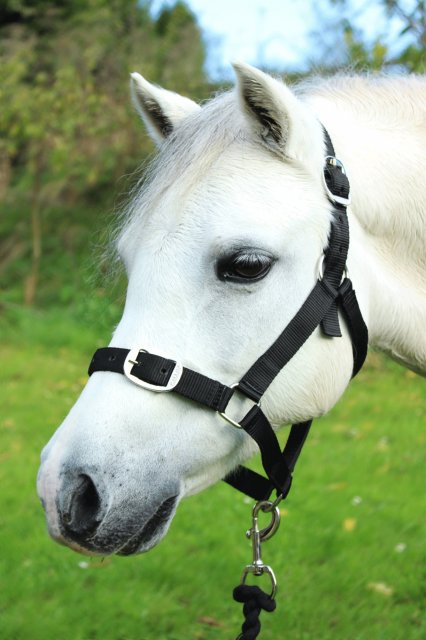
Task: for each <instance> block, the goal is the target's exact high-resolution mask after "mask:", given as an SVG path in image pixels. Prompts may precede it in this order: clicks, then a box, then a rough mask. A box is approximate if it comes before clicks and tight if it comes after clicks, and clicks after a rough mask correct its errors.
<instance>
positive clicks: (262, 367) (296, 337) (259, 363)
mask: <svg viewBox="0 0 426 640" xmlns="http://www.w3.org/2000/svg"><path fill="white" fill-rule="evenodd" d="M337 296H338V291H337V290H335V289H333V288H332V287H330V286H329V285H328V284H327V282H326V281H324V280H318V282H317V283H316V285H315V287H314V288H313V289H312V291H311V293H310V294H309V296H308V297H307V298H306V300H305V302H304V303H303V304H302V306H301V307H300V309H299V311H298V312H297V313H296V315H295V316H293V318H292V319H291V320H290V322H289V324H288V325H287V326H286V328H285V329H284V331H283V332H282V333H281V335H280V336H279V337H278V338H277V339H276V340H275V342H274V343H273V344H272V345H271V346H270V347H269V349H268V350H267V351H265V353H264V354H263V355H261V356H260V358H258V359H257V360H256V362H255V363H254V364H253V365H252V366H251V367H250V369H249V370H248V371H247V373H246V374H245V375H244V376H243V377H242V378H241V380H240V382H239V383H238V388H239V389H240V390H241V391H242V392H243V393H245V394H246V395H247V396H248V397H249V398H251V399H252V400H254V401H255V402H259V400H260V398H261V397H262V396H263V394H264V393H265V391H266V389H267V388H268V387H269V385H270V384H271V382H272V381H273V380H274V378H275V377H276V376H277V375H278V374H279V372H280V371H281V369H282V368H283V367H284V366H285V365H286V364H287V362H289V360H290V359H291V358H292V357H293V356H294V354H295V353H297V351H298V350H299V349H300V347H301V345H302V344H303V343H304V342H305V341H306V340H307V339H308V338H309V336H310V335H311V333H312V332H313V331H314V329H316V327H317V326H318V325H319V323H320V322H321V320H322V319H323V318H324V316H325V314H326V313H327V311H328V310H329V309H330V307H331V305H332V304H333V302H334V300H336V298H337Z"/></svg>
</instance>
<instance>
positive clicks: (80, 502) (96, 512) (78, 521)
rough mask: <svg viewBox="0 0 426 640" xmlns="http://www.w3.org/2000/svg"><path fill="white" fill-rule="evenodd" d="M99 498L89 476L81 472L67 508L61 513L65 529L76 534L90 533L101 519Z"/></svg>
mask: <svg viewBox="0 0 426 640" xmlns="http://www.w3.org/2000/svg"><path fill="white" fill-rule="evenodd" d="M101 506H102V505H101V499H100V497H99V493H98V491H97V489H96V486H95V484H94V482H93V481H92V479H91V478H90V476H88V475H85V474H81V475H80V476H78V479H77V482H76V484H75V485H74V487H73V493H72V496H71V500H70V502H69V505H68V509H66V510H65V511H63V513H62V522H63V524H64V525H65V526H66V528H67V530H68V531H70V532H72V533H74V534H77V535H83V534H84V535H85V536H87V535H90V534H91V533H94V532H95V531H96V529H97V528H98V526H99V524H100V522H101V520H102V508H101Z"/></svg>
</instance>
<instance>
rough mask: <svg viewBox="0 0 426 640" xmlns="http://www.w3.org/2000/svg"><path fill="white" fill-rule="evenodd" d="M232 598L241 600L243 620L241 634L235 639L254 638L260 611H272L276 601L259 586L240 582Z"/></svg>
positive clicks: (256, 632)
mask: <svg viewBox="0 0 426 640" xmlns="http://www.w3.org/2000/svg"><path fill="white" fill-rule="evenodd" d="M233 596H234V600H236V602H242V603H243V604H244V606H243V614H244V618H245V620H244V622H243V626H242V627H241V630H242V632H241V634H240V635H239V636H238V639H237V640H255V638H257V636H258V635H259V632H260V620H259V616H260V612H261V611H262V609H263V610H264V611H267V612H271V611H274V609H275V607H276V606H277V605H276V602H275V600H274V599H273V598H271V596H270V595H269V594H267V593H265V592H264V591H262V589H260V588H259V587H256V586H252V585H247V584H240V585H238V587H235V589H234V592H233Z"/></svg>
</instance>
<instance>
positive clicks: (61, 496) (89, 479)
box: [38, 465, 180, 556]
mask: <svg viewBox="0 0 426 640" xmlns="http://www.w3.org/2000/svg"><path fill="white" fill-rule="evenodd" d="M103 476H104V474H103V473H99V472H97V471H96V470H94V469H75V470H72V469H64V470H62V471H61V473H60V474H59V478H58V480H59V482H56V483H53V482H52V480H53V479H52V473H49V470H48V469H46V470H45V469H43V465H42V467H41V469H40V472H39V478H38V492H39V496H40V499H41V502H42V504H43V507H44V510H45V513H46V519H47V525H48V529H49V533H50V535H51V536H52V538H54V539H55V540H56V541H57V542H59V543H61V544H64V545H66V546H69V547H70V548H72V549H74V550H75V551H78V552H80V553H85V554H89V555H110V554H118V555H123V556H124V555H125V556H127V555H132V554H136V553H142V552H144V551H148V550H149V549H151V548H152V547H153V546H155V545H156V544H157V543H158V542H159V541H160V540H161V539H162V538H163V537H164V535H165V534H166V532H167V530H168V528H169V525H170V522H171V520H172V518H173V515H174V513H175V511H176V507H177V504H178V501H179V493H180V491H179V486H178V483H176V485H175V486H173V485H172V483H170V482H169V483H168V484H167V486H164V487H162V491H161V492H159V491H158V492H156V494H154V495H153V496H151V497H150V498H148V497H147V496H145V495H143V490H142V491H141V490H139V491H137V490H135V487H133V488H132V489H133V490H132V489H130V490H129V488H127V489H126V492H124V491H120V489H121V490H122V489H123V488H124V484H125V483H124V482H123V483H122V482H121V481H119V482H118V483H114V485H113V486H108V483H107V482H106V481H105V480H104V477H103ZM54 484H56V486H57V487H58V488H57V489H56V491H55V490H54V489H53V486H54Z"/></svg>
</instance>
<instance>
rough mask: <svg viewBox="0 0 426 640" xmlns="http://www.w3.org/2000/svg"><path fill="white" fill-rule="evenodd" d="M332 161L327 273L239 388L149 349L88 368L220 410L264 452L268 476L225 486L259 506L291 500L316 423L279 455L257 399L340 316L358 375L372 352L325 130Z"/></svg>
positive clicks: (340, 171) (344, 183)
mask: <svg viewBox="0 0 426 640" xmlns="http://www.w3.org/2000/svg"><path fill="white" fill-rule="evenodd" d="M324 137H325V144H326V150H327V156H326V158H325V165H324V186H325V191H326V194H327V197H328V198H329V200H330V202H331V203H332V205H333V218H332V223H331V229H330V235H329V243H328V247H327V249H326V250H325V252H324V261H323V273H322V275H321V276H320V277H319V278H318V280H317V282H316V284H315V286H314V288H313V289H312V291H311V292H310V294H309V295H308V297H307V298H306V300H305V302H304V303H303V304H302V306H301V307H300V309H299V311H298V312H297V313H296V314H295V315H294V317H293V318H292V319H291V320H290V322H289V324H288V325H287V326H286V327H285V329H284V330H283V331H282V333H281V334H280V335H279V336H278V338H277V339H276V340H275V342H274V343H273V344H272V345H271V346H270V347H269V349H267V350H266V351H265V353H263V354H262V355H261V356H260V357H259V358H258V359H257V360H256V362H255V363H254V364H253V365H252V366H251V367H250V369H249V370H248V371H247V372H246V373H245V374H244V375H243V377H242V378H241V379H240V381H239V382H238V383H236V384H235V385H232V386H229V385H226V384H223V383H221V382H218V381H217V380H213V379H212V378H209V377H207V376H205V375H203V374H201V373H199V372H197V371H193V370H192V369H188V368H186V367H184V366H182V365H181V364H180V363H178V362H176V361H175V360H171V359H169V358H166V357H164V356H160V355H156V354H152V353H148V352H147V351H146V350H144V349H139V348H136V349H131V350H130V349H122V348H117V347H104V348H101V349H98V350H97V351H96V352H95V354H94V356H93V358H92V361H91V363H90V366H89V375H92V374H93V373H95V372H97V371H112V372H114V373H120V374H123V375H125V376H126V377H127V378H128V379H129V380H131V381H132V382H133V383H135V384H137V385H138V386H140V387H142V388H145V389H147V390H150V391H153V392H164V391H171V392H173V393H176V394H179V395H181V396H182V397H184V398H186V399H189V400H191V401H194V402H197V403H199V404H201V405H203V406H205V407H208V408H210V409H213V410H215V411H217V412H218V413H219V414H220V415H221V416H222V417H223V418H224V419H225V420H227V421H228V422H230V423H231V424H232V425H233V426H235V427H238V428H241V429H243V430H244V431H245V432H246V433H247V434H248V435H250V437H251V438H253V439H254V440H255V441H256V443H257V445H258V446H259V449H260V453H261V458H262V464H263V468H264V471H265V473H266V476H267V477H266V478H265V477H264V476H261V475H260V474H258V473H256V472H254V471H252V470H250V469H247V468H245V467H242V466H239V467H237V468H236V469H235V470H234V471H233V472H232V473H230V474H229V475H228V476H227V477H226V478H225V481H226V482H227V483H228V484H230V485H231V486H233V487H234V488H236V489H238V490H239V491H242V492H243V493H245V494H247V495H249V496H250V497H252V498H254V499H255V500H266V499H268V498H269V496H270V495H271V493H272V491H273V490H274V489H275V490H276V492H277V496H278V497H279V498H280V499H282V498H283V497H285V496H286V495H287V494H288V491H289V490H290V487H291V482H292V472H293V469H294V466H295V464H296V461H297V459H298V457H299V454H300V452H301V450H302V447H303V444H304V442H305V440H306V438H307V435H308V433H309V429H310V427H311V424H312V420H308V421H306V422H302V423H299V424H295V425H293V426H292V427H291V431H290V435H289V437H288V440H287V443H286V445H285V447H284V449H283V451H281V448H280V445H279V442H278V439H277V436H276V434H275V431H274V430H273V428H272V426H271V424H270V422H269V420H268V419H267V417H266V416H265V414H264V413H263V411H262V409H261V407H260V400H261V398H262V396H263V395H264V393H265V391H266V390H267V389H268V387H269V386H270V384H271V383H272V381H273V380H274V379H275V377H276V376H277V375H278V374H279V372H280V371H281V370H282V369H283V368H284V367H285V365H286V364H287V363H288V362H289V361H290V360H291V358H292V357H293V356H294V355H295V353H297V351H298V350H299V349H300V347H301V346H302V345H303V344H304V343H305V342H306V340H307V339H308V338H309V336H310V335H311V334H312V333H313V332H314V330H315V329H316V328H317V327H321V331H322V333H323V335H324V337H325V339H333V338H337V337H341V335H342V333H341V330H340V324H339V317H338V310H341V311H342V315H343V317H344V319H345V321H346V324H347V327H348V330H349V335H350V337H351V342H352V351H353V360H354V364H353V371H352V376H355V375H356V374H357V373H358V371H359V370H360V368H361V367H362V364H363V363H364V360H365V357H366V354H367V345H368V331H367V327H366V325H365V323H364V320H363V317H362V314H361V311H360V308H359V305H358V301H357V298H356V294H355V291H354V289H353V287H352V283H351V281H350V280H349V278H347V277H346V275H345V268H346V259H347V254H348V249H349V225H348V219H347V212H346V210H347V207H348V205H349V181H348V178H347V176H346V174H345V171H344V168H343V165H342V163H341V162H340V161H339V160H337V158H336V157H335V154H334V148H333V145H332V143H331V140H330V136H329V135H328V133H327V131H326V130H325V129H324ZM237 392H240V393H242V394H243V395H244V396H246V397H248V398H249V399H251V400H252V401H253V402H254V403H255V404H254V405H253V407H252V408H251V409H250V410H249V412H248V413H247V414H246V415H245V416H244V417H243V418H242V419H234V418H232V417H230V416H229V415H227V413H226V409H227V407H228V404H229V401H230V399H231V398H232V396H233V395H234V394H235V393H237Z"/></svg>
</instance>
